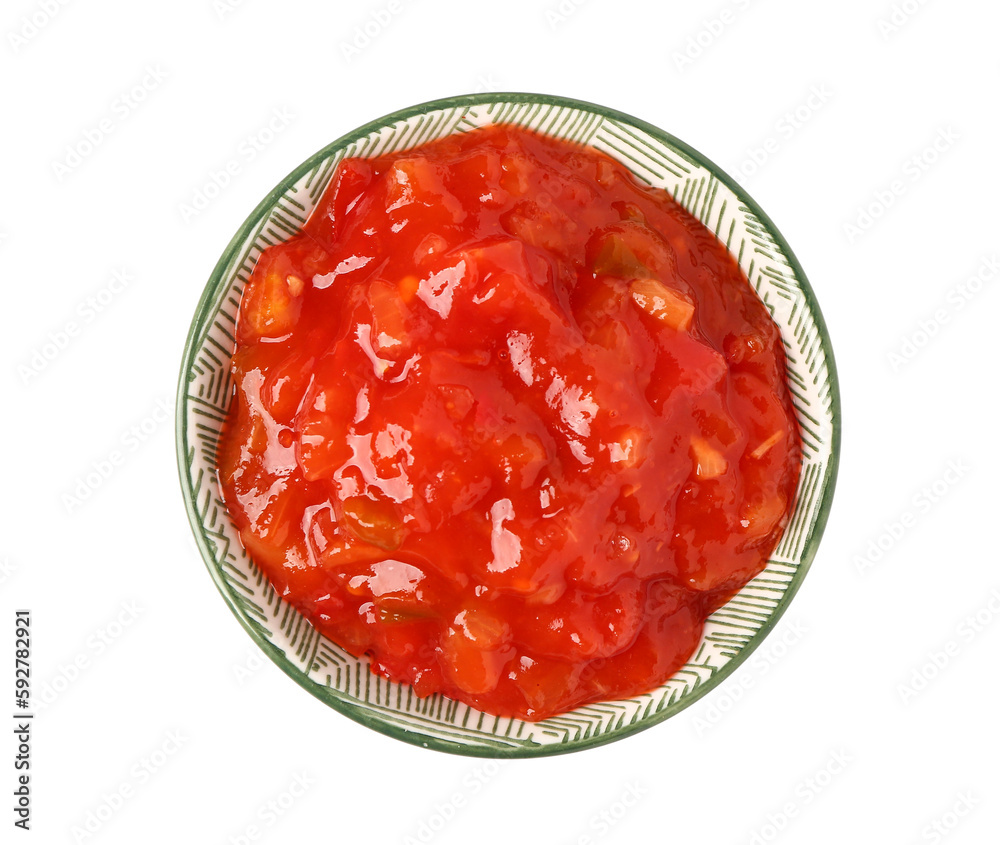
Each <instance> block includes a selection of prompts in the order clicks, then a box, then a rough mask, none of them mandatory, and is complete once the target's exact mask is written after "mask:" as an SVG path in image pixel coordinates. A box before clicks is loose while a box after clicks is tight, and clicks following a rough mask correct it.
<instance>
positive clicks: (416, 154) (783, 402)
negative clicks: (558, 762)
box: [219, 126, 800, 720]
mask: <svg viewBox="0 0 1000 845" xmlns="http://www.w3.org/2000/svg"><path fill="white" fill-rule="evenodd" d="M233 376H234V380H235V395H234V397H233V404H232V410H231V412H230V416H229V419H228V421H227V426H226V429H225V431H224V434H223V439H222V443H221V448H220V451H219V475H220V479H221V484H222V489H223V491H224V495H225V500H226V503H227V505H228V507H229V510H230V513H231V515H232V518H233V519H234V521H235V523H236V525H237V526H238V528H239V530H240V535H241V537H242V540H243V543H244V544H245V546H246V548H247V550H248V551H249V552H250V554H251V556H252V557H253V559H254V560H255V561H256V562H257V564H258V565H259V566H260V567H261V569H262V570H263V571H264V573H265V574H266V575H267V577H268V578H269V579H270V580H271V582H272V583H273V585H274V586H275V588H276V589H277V590H278V592H279V593H280V594H281V595H282V596H283V597H284V598H285V599H287V600H288V601H289V602H291V603H292V604H293V605H294V606H295V607H296V608H298V610H299V611H301V612H302V613H303V614H304V615H305V616H306V617H307V618H308V619H309V620H310V621H311V622H312V623H313V624H314V625H315V626H316V628H317V629H318V630H319V631H320V632H322V633H323V634H325V635H326V636H328V637H329V638H330V639H332V640H333V641H335V642H336V643H338V644H339V645H341V646H342V647H343V648H345V649H347V650H348V651H350V652H351V653H353V654H355V655H359V656H360V655H368V656H369V657H370V660H371V665H372V667H373V669H374V670H375V671H376V672H378V673H380V674H383V675H385V676H386V677H388V678H391V679H393V680H395V681H400V682H405V683H408V684H411V685H412V686H413V687H414V689H415V690H416V692H417V694H418V695H421V696H424V695H429V694H431V693H435V692H439V693H442V694H444V695H446V696H449V697H451V698H454V699H458V700H460V701H464V702H467V703H468V704H470V705H472V706H474V707H477V708H479V709H481V710H484V711H486V712H489V713H494V714H497V715H503V716H518V717H521V718H525V719H531V720H537V719H542V718H545V717H548V716H551V715H553V714H556V713H559V712H562V711H565V710H568V709H570V708H572V707H575V706H578V705H581V704H584V703H587V702H590V701H595V700H600V699H615V698H623V697H628V696H632V695H635V694H639V693H643V692H647V691H649V690H651V689H653V688H654V687H656V686H658V685H659V684H661V683H663V682H664V681H666V680H667V679H668V678H669V677H670V676H671V675H672V674H673V673H674V672H675V671H676V670H677V669H678V668H679V667H680V666H681V665H682V664H683V663H684V662H685V661H686V660H687V658H688V657H689V656H690V655H691V653H692V652H693V650H694V649H695V648H696V646H697V644H698V641H699V638H700V635H701V630H702V626H703V622H704V619H705V617H706V616H707V615H708V614H709V613H711V611H712V610H713V609H715V608H716V607H718V606H719V605H720V604H721V603H723V602H724V601H725V600H726V599H727V598H728V597H729V596H731V595H732V594H733V593H734V592H735V591H736V590H738V589H739V588H740V587H741V586H743V585H744V584H745V583H746V582H747V581H748V580H749V579H750V578H752V577H753V576H754V575H755V574H757V573H758V572H760V570H761V569H762V568H763V567H764V565H765V564H766V562H767V558H768V555H769V554H770V552H771V551H772V549H773V548H774V545H775V543H776V542H777V539H778V537H779V536H780V534H781V531H782V530H783V528H784V526H785V524H786V522H787V519H788V512H789V507H790V504H791V502H792V500H793V498H794V494H795V488H796V484H797V481H798V475H799V468H800V442H799V435H798V430H797V427H796V423H795V420H794V416H793V412H792V407H791V403H790V400H789V395H788V390H787V387H786V381H785V359H784V354H783V350H782V344H781V339H780V337H779V333H778V330H777V328H776V327H775V325H774V324H773V322H772V321H771V319H770V317H769V315H768V313H767V311H766V309H765V307H764V306H763V305H762V304H761V302H760V300H759V299H758V298H757V297H756V296H755V294H754V293H753V291H752V290H751V288H750V286H749V284H748V282H747V279H746V277H745V276H744V275H743V273H742V272H741V270H740V269H739V267H738V265H737V264H736V262H735V261H734V259H733V258H732V257H731V256H730V255H729V254H728V252H727V251H726V249H725V248H724V247H723V246H722V245H721V244H720V243H719V242H718V240H717V239H716V238H715V237H714V236H713V234H712V233H711V232H710V231H708V230H707V229H706V228H705V227H704V226H703V225H702V224H701V223H699V222H698V221H697V220H695V219H694V218H693V217H692V216H691V215H690V214H688V213H687V212H686V211H685V210H684V209H682V208H681V207H680V206H679V205H678V204H677V203H676V202H674V201H673V200H672V199H671V198H670V197H669V196H668V195H667V194H666V193H665V192H664V191H660V190H655V189H650V188H648V187H644V186H641V185H640V184H639V183H637V182H636V180H635V179H634V178H633V177H632V176H631V174H630V173H629V172H628V171H627V170H626V169H625V168H624V167H623V166H622V165H620V164H618V163H617V162H615V161H614V160H612V159H611V158H609V157H607V156H604V155H602V154H600V153H598V152H595V151H593V150H589V149H586V148H582V147H580V146H576V145H572V144H569V143H567V142H563V141H558V140H553V139H550V138H547V137H544V136H541V135H538V134H535V133H532V132H529V131H526V130H523V129H518V128H515V127H507V126H500V127H496V126H495V127H491V128H484V129H478V130H474V131H470V132H467V133H464V134H460V135H455V136H452V137H449V138H446V139H444V140H440V141H435V142H433V143H430V144H427V145H425V146H422V147H419V148H416V149H413V150H409V151H406V152H403V153H396V154H392V155H387V156H384V157H382V158H376V159H370V160H360V159H347V160H345V161H342V162H341V163H340V165H339V167H338V168H337V171H336V174H335V176H334V178H333V181H332V182H331V184H330V186H329V188H328V189H327V191H326V193H325V194H324V196H323V197H322V199H321V201H320V203H319V205H318V206H317V208H316V209H315V211H314V212H313V213H312V215H311V216H310V218H309V220H308V222H307V223H306V224H305V226H304V227H303V229H302V231H301V233H300V234H298V235H297V236H295V237H293V238H291V239H290V240H289V241H287V242H286V243H282V244H278V245H276V246H273V247H271V248H269V249H267V250H266V251H265V252H264V253H263V254H262V255H261V256H260V258H259V260H258V261H257V264H256V267H255V268H254V270H253V274H252V275H251V277H250V280H249V283H248V284H247V286H246V289H245V290H244V292H243V297H242V301H241V304H240V312H239V320H238V325H237V348H236V353H235V355H234V358H233Z"/></svg>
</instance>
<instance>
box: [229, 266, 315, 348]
mask: <svg viewBox="0 0 1000 845" xmlns="http://www.w3.org/2000/svg"><path fill="white" fill-rule="evenodd" d="M293 279H295V280H297V281H298V282H300V283H301V281H302V280H301V279H299V278H298V277H297V276H291V275H289V276H282V275H281V274H280V273H276V272H274V271H271V272H268V273H267V274H266V275H265V276H264V278H263V279H260V280H255V281H254V284H253V285H252V286H251V287H250V288H248V295H247V296H245V297H244V303H243V305H242V311H241V316H242V317H243V318H245V320H246V323H247V326H246V329H245V330H248V331H249V333H250V334H251V335H252V336H253V337H255V338H260V337H281V336H282V335H285V334H288V332H290V331H291V330H292V327H293V326H294V325H295V322H296V320H297V319H298V316H299V312H300V310H301V301H300V300H299V299H298V298H297V297H298V294H297V293H295V292H294V291H295V282H293V281H292V280H293ZM303 286H304V285H303ZM299 293H301V290H300V291H299Z"/></svg>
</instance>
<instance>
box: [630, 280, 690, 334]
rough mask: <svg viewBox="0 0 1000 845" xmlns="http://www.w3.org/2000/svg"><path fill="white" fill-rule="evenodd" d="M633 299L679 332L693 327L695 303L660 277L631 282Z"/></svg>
mask: <svg viewBox="0 0 1000 845" xmlns="http://www.w3.org/2000/svg"><path fill="white" fill-rule="evenodd" d="M629 289H630V290H631V291H632V299H633V300H635V303H636V305H638V306H639V307H640V308H641V309H642V310H643V311H645V312H646V313H647V314H650V315H652V316H653V317H656V319H658V320H660V321H662V322H664V323H666V324H667V325H668V326H670V327H671V328H674V329H676V330H677V331H679V332H686V331H687V330H688V329H690V328H691V320H692V318H693V317H694V304H693V303H692V302H689V301H688V300H687V299H686V298H685V297H684V296H682V295H681V294H680V293H678V292H677V291H675V290H671V289H670V288H668V287H667V286H666V285H665V284H663V282H661V281H659V280H658V279H636V280H635V281H633V282H630V283H629Z"/></svg>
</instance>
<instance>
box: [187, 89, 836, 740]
mask: <svg viewBox="0 0 1000 845" xmlns="http://www.w3.org/2000/svg"><path fill="white" fill-rule="evenodd" d="M490 123H508V124H517V125H521V126H525V127H529V128H532V129H535V130H537V131H539V132H542V133H545V134H548V135H552V136H555V137H559V138H564V139H567V140H571V141H574V142H577V143H579V144H584V145H587V146H590V147H593V148H595V149H597V150H601V151H603V152H605V153H607V154H609V155H611V156H612V157H614V158H616V159H617V160H619V161H620V162H622V163H623V164H624V165H625V166H627V167H628V168H629V169H630V170H631V171H632V173H634V174H635V176H636V177H637V178H638V179H639V180H640V181H642V182H645V183H648V184H651V185H654V186H658V187H661V188H664V189H666V190H667V191H668V192H669V193H670V194H672V195H673V196H674V198H675V199H676V200H677V201H678V202H680V203H681V205H683V206H684V207H685V208H686V209H687V210H688V211H690V212H691V213H692V214H693V215H694V216H695V217H697V218H698V219H699V220H701V221H702V222H703V223H704V224H705V225H706V226H707V227H708V228H709V229H710V230H711V231H713V232H714V233H715V234H716V236H717V237H718V238H719V240H720V241H721V242H722V243H724V244H725V246H726V248H727V249H728V250H729V252H730V253H731V254H732V255H734V256H735V257H736V259H737V260H738V262H739V264H740V266H741V267H742V268H743V270H744V272H745V273H746V274H747V277H748V278H749V280H750V283H751V285H752V287H753V289H754V290H755V291H756V292H757V295H758V296H759V297H760V299H761V300H762V301H763V303H764V304H765V305H766V306H767V308H768V310H769V311H770V313H771V316H772V318H773V319H774V321H775V322H776V324H777V325H778V327H779V329H780V331H781V335H782V338H783V340H784V343H785V351H786V354H787V359H788V380H789V386H790V389H791V394H792V397H793V402H794V406H795V411H796V414H797V416H798V421H799V424H800V428H801V432H802V451H803V454H802V458H803V462H802V473H801V477H800V482H799V487H798V492H797V496H796V499H795V502H794V506H793V509H792V513H791V517H790V521H789V524H788V527H787V529H786V530H785V533H784V535H783V537H782V539H781V540H780V542H779V543H778V545H777V547H776V548H775V550H774V553H773V554H772V556H771V558H770V560H769V561H768V564H767V567H766V568H765V569H764V570H763V571H762V572H761V573H760V574H759V575H758V576H757V577H755V578H754V579H753V580H752V581H750V582H749V583H748V584H747V585H746V586H745V587H744V588H743V589H742V590H740V591H739V593H737V594H736V595H735V596H734V597H733V598H732V599H731V600H730V601H729V602H728V603H727V604H726V605H724V606H723V607H721V608H719V609H718V610H717V611H715V613H713V614H712V615H711V616H710V617H709V618H708V620H707V622H706V624H705V629H704V633H703V636H702V639H701V642H700V644H699V646H698V648H697V649H696V650H695V653H694V654H693V655H692V656H691V658H690V660H689V661H688V662H687V664H686V665H685V666H684V667H683V668H681V669H680V670H678V671H677V673H676V674H675V675H674V676H673V677H672V678H671V679H670V680H669V681H668V682H667V683H665V684H663V685H662V686H660V687H657V688H656V689H654V690H652V691H650V692H648V693H646V694H644V695H639V696H635V697H633V698H629V699H625V700H619V701H604V702H599V703H593V704H589V705H586V706H583V707H578V708H577V709H575V710H572V711H570V712H568V713H565V714H563V715H560V716H557V717H552V718H549V719H545V720H543V721H540V722H526V721H521V720H519V719H512V718H501V717H497V716H492V715H488V714H485V713H482V712H480V711H478V710H475V709H473V708H471V707H469V706H467V705H465V704H462V703H459V702H456V701H453V700H451V699H448V698H445V697H443V696H441V695H432V696H430V697H427V698H418V697H417V696H416V695H415V694H414V692H413V690H412V689H411V688H410V687H408V686H407V685H405V684H399V683H394V682H392V681H388V680H386V679H385V678H383V677H381V676H379V675H377V674H375V673H374V672H373V671H372V670H371V669H370V667H369V664H368V661H367V660H366V659H364V658H356V657H354V656H352V655H350V654H349V653H347V652H346V651H344V650H343V649H341V648H340V647H338V646H337V645H336V644H335V643H333V642H331V641H330V640H328V639H326V638H325V637H323V636H321V635H320V634H318V633H317V632H316V630H315V629H314V628H313V627H312V626H311V625H310V623H309V622H308V621H306V619H305V618H304V617H303V616H301V615H300V614H299V613H298V612H297V611H296V610H295V609H294V608H292V607H291V606H290V605H289V604H288V603H286V602H285V601H284V600H282V599H281V598H280V597H279V596H278V595H277V594H276V592H275V590H274V589H273V588H272V587H271V585H270V583H269V582H268V581H267V579H266V578H265V577H264V576H263V574H262V573H261V571H260V570H259V569H258V568H257V566H256V565H255V564H254V562H253V560H252V559H251V558H250V557H249V556H248V554H247V552H246V551H245V550H244V549H243V547H242V545H241V543H240V540H239V536H238V533H237V530H236V528H235V527H234V526H233V524H232V523H231V521H230V519H229V516H228V513H227V511H226V508H225V505H224V504H223V502H222V499H221V495H220V491H219V488H218V484H217V479H216V472H215V454H216V449H217V446H218V439H219V433H220V429H221V427H222V423H223V420H224V418H225V416H226V412H227V409H228V406H229V401H230V397H231V392H232V379H231V376H230V362H231V355H232V351H233V346H234V340H233V334H234V332H233V328H234V325H235V321H236V314H237V309H238V304H239V298H240V293H241V291H242V288H243V286H244V285H245V283H246V280H247V277H248V274H249V273H250V271H251V270H252V268H253V266H254V262H255V260H256V258H257V256H258V255H259V253H260V252H261V250H262V249H263V248H265V247H266V246H267V245H269V244H272V243H275V242H277V241H283V240H287V239H288V238H289V237H291V236H292V235H293V234H295V233H296V232H297V231H298V229H299V227H300V226H301V225H302V223H303V222H304V221H305V219H306V218H307V217H308V215H309V212H310V211H311V210H312V208H313V207H314V205H315V204H316V203H317V201H318V200H319V198H320V196H321V195H322V193H323V191H324V189H325V188H326V187H327V185H328V183H329V181H330V179H331V177H332V175H333V173H334V169H335V167H336V166H337V163H338V162H339V161H340V160H341V159H343V158H345V157H351V156H358V157H372V156H376V155H382V154H385V153H389V152H392V151H395V150H403V149H408V148H411V147H414V146H417V145H419V144H422V143H425V142H427V141H431V140H434V139H437V138H441V137H444V136H446V135H449V134H451V133H455V132H462V131H466V130H468V129H471V128H473V127H477V126H483V125H487V124H490ZM176 407H177V456H178V464H179V470H180V479H181V487H182V490H183V496H184V501H185V505H186V507H187V513H188V517H189V520H190V523H191V527H192V529H193V530H194V535H195V539H196V542H197V545H198V548H199V550H200V551H201V554H202V556H203V558H204V560H205V563H206V565H207V567H208V571H209V573H210V574H211V576H212V578H213V579H214V581H215V583H216V586H217V587H218V589H219V591H220V592H221V594H222V597H223V598H224V599H225V601H226V603H227V604H228V605H229V607H230V609H231V610H232V612H233V613H234V614H235V615H236V618H237V619H238V620H239V621H240V623H241V624H242V625H243V627H244V628H245V629H246V631H247V632H248V633H249V634H250V636H251V637H252V638H253V639H254V641H255V642H256V643H257V645H258V646H259V647H260V648H261V650H262V651H263V652H264V653H265V654H266V655H268V657H269V658H270V659H271V660H273V661H274V662H275V663H276V664H277V665H278V666H279V667H280V668H281V669H282V670H283V671H284V672H285V673H286V674H287V675H288V676H289V677H291V678H292V679H293V680H294V681H296V682H297V683H298V684H299V685H300V686H302V687H304V688H305V689H306V690H308V691H309V692H310V693H312V694H313V695H315V696H316V697H317V698H319V699H320V700H321V701H324V702H325V703H327V704H328V705H330V706H331V707H332V708H334V709H335V710H338V711H340V712H341V713H343V714H344V715H346V716H349V717H350V718H352V719H354V720H356V721H358V722H360V723H362V724H364V725H367V726H369V727H371V728H373V729H375V730H378V731H381V732H382V733H384V734H388V735H390V736H393V737H396V738H398V739H401V740H404V741H406V742H410V743H413V744H415V745H419V746H423V747H426V748H434V749H438V750H440V751H447V752H454V753H460V754H466V755H471V756H484V757H525V756H538V755H546V754H556V753H562V752H569V751H576V750H580V749H584V748H588V747H593V746H596V745H600V744H603V743H606V742H610V741H612V740H616V739H620V738H622V737H625V736H628V735H630V734H634V733H636V732H638V731H641V730H643V729H645V728H649V727H651V726H652V725H655V724H657V723H659V722H662V721H664V720H665V719H667V718H669V717H670V716H672V715H674V714H676V713H678V712H680V711H681V710H683V709H684V708H685V707H688V706H689V705H691V704H692V703H693V702H695V701H697V700H698V699H699V698H701V697H702V696H703V695H705V694H706V693H708V692H709V691H710V690H712V689H713V688H714V687H716V686H718V685H719V684H720V683H721V682H722V681H723V680H724V679H725V678H726V677H727V676H728V675H730V674H731V673H732V672H733V671H734V670H735V669H736V668H737V667H738V666H739V665H740V664H741V663H742V662H743V661H744V660H746V659H747V657H748V656H749V655H750V654H751V652H753V650H754V649H755V648H756V647H757V646H758V645H760V643H761V642H762V641H763V639H764V638H765V637H766V636H767V634H768V632H769V631H770V630H771V628H773V627H774V625H775V623H776V622H777V621H778V619H779V618H780V616H781V615H782V613H784V611H785V609H786V608H787V607H788V604H789V602H790V601H791V599H792V597H793V596H794V595H795V592H796V591H797V590H798V588H799V585H800V584H801V583H802V579H803V577H804V576H805V574H806V571H807V569H808V568H809V564H810V563H811V561H812V560H813V557H814V556H815V554H816V549H817V547H818V544H819V541H820V537H821V535H822V533H823V528H824V526H825V524H826V520H827V515H828V513H829V510H830V505H831V500H832V496H833V491H834V484H835V480H836V474H837V462H838V455H839V445H840V423H839V420H840V400H839V393H838V386H837V377H836V370H835V366H834V360H833V352H832V349H831V346H830V340H829V337H828V335H827V331H826V327H825V325H824V323H823V317H822V315H821V314H820V310H819V307H818V305H817V303H816V299H815V297H814V295H813V292H812V289H811V288H810V287H809V283H808V281H807V280H806V277H805V274H804V273H803V271H802V268H801V267H800V266H799V263H798V261H797V260H796V259H795V256H794V255H793V254H792V251H791V250H790V249H789V247H788V245H787V244H786V243H785V240H784V238H782V236H781V234H780V233H779V232H778V230H777V229H776V228H775V226H774V224H773V223H772V222H771V221H770V219H769V218H768V217H767V216H766V215H765V214H764V212H763V211H762V210H761V209H760V208H759V207H758V206H757V204H756V203H755V202H754V201H753V200H752V199H751V198H750V197H749V196H748V195H747V194H746V192H745V191H744V190H743V189H742V188H741V187H740V186H739V185H737V184H736V183H735V181H734V180H733V179H732V178H731V177H729V176H728V175H726V174H725V173H724V172H722V170H720V169H719V168H718V167H717V166H716V165H715V164H713V163H712V162H711V161H709V160H708V159H706V158H705V157H704V156H703V155H701V154H700V153H698V152H697V151H696V150H693V149H692V148H691V147H689V146H687V145H686V144H684V143H683V142H682V141H679V140H678V139H676V138H674V137H673V136H671V135H669V134H667V133H666V132H663V131H662V130H660V129H657V128H656V127H654V126H651V125H649V124H647V123H645V122H643V121H641V120H638V119H636V118H634V117H630V116H628V115H626V114H622V113H620V112H616V111H613V110H611V109H608V108H604V107H603V106H598V105H593V104H591V103H584V102H579V101H575V100H568V99H564V98H560V97H551V96H542V95H535V94H495V93H494V94H483V95H473V96H466V97H456V98H452V99H446V100H438V101H434V102H430V103H425V104H423V105H418V106H414V107H412V108H408V109H404V110H402V111H398V112H394V113H393V114H390V115H387V116H385V117H383V118H381V119H379V120H376V121H374V122H372V123H369V124H367V125H366V126H362V127H361V128H359V129H356V130H355V131H353V132H351V133H349V134H347V135H345V136H344V137H342V138H340V139H339V140H337V141H334V142H333V143H332V144H330V145H329V146H328V147H326V148H325V149H323V150H321V151H320V152H318V153H316V154H315V155H314V156H312V157H311V158H310V159H309V160H308V161H306V162H304V163H303V164H301V165H300V166H299V167H297V168H296V169H295V170H293V171H292V173H291V174H289V176H288V177H287V178H286V179H284V180H283V181H282V182H281V183H280V184H279V185H278V186H277V187H276V188H275V189H274V190H273V191H271V193H269V194H268V195H267V197H266V198H265V199H264V200H263V201H262V202H261V203H260V205H258V206H257V208H256V209H254V211H253V212H252V213H251V214H250V216H249V217H248V218H247V220H246V222H245V223H244V224H243V225H242V226H241V227H240V229H239V231H238V232H237V233H236V235H235V237H234V238H233V239H232V241H231V242H230V243H229V246H227V247H226V249H225V251H224V252H223V254H222V257H221V259H220V260H219V262H218V264H217V265H216V267H215V269H214V270H213V272H212V274H211V276H210V278H209V280H208V284H207V285H206V287H205V290H204V293H203V294H202V297H201V300H200V302H199V303H198V307H197V310H196V312H195V316H194V320H193V322H192V325H191V329H190V333H189V335H188V338H187V344H186V346H185V349H184V357H183V364H182V367H181V375H180V383H179V388H178V398H177V406H176Z"/></svg>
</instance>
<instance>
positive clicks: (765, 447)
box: [750, 428, 785, 460]
mask: <svg viewBox="0 0 1000 845" xmlns="http://www.w3.org/2000/svg"><path fill="white" fill-rule="evenodd" d="M784 436H785V432H784V431H782V430H781V429H780V428H779V429H778V430H777V431H776V432H774V434H772V435H771V436H770V437H768V438H767V440H765V441H764V442H763V443H761V444H760V445H759V446H758V447H757V448H756V449H754V450H753V451H752V452H751V453H750V457H751V458H753V459H754V460H760V459H761V458H763V457H764V455H766V454H767V453H768V452H769V451H770V450H771V447H772V446H774V445H775V444H776V443H777V442H778V441H779V440H781V438H782V437H784Z"/></svg>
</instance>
